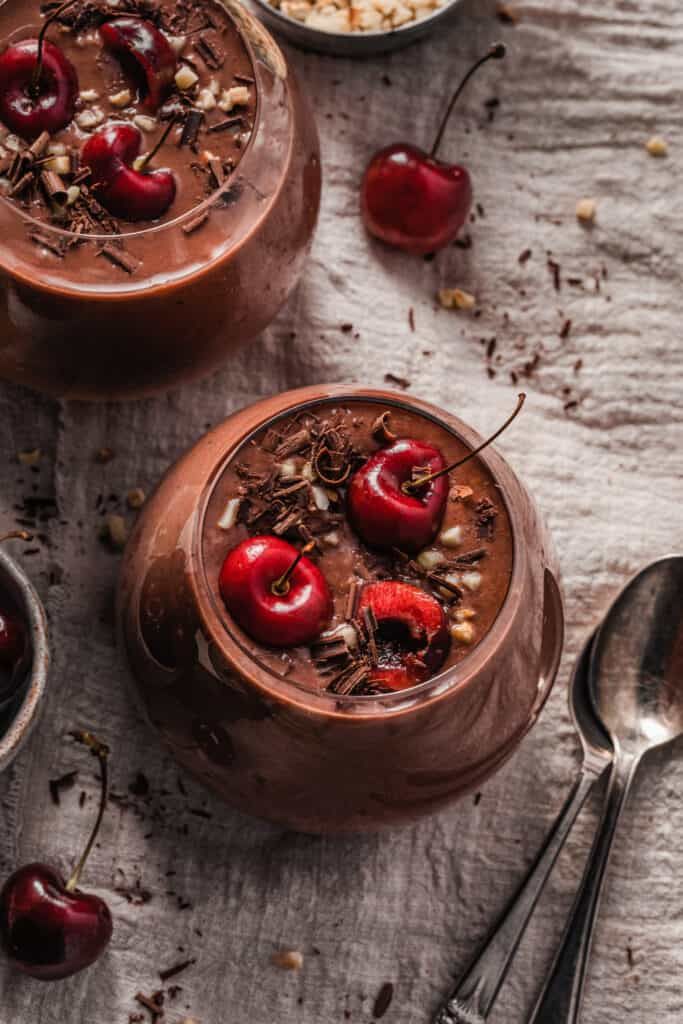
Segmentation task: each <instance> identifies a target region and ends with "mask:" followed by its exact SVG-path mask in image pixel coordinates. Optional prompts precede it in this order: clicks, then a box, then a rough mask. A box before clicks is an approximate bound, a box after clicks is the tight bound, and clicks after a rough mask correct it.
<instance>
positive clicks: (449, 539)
mask: <svg viewBox="0 0 683 1024" xmlns="http://www.w3.org/2000/svg"><path fill="white" fill-rule="evenodd" d="M439 541H440V542H441V543H442V544H443V546H444V547H446V548H457V547H458V546H459V545H460V544H461V543H462V526H449V528H448V529H447V530H442V531H441V533H440V534H439Z"/></svg>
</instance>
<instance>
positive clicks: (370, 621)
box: [361, 605, 379, 665]
mask: <svg viewBox="0 0 683 1024" xmlns="http://www.w3.org/2000/svg"><path fill="white" fill-rule="evenodd" d="M361 621H362V623H363V626H364V629H365V639H366V641H367V645H368V651H369V653H370V663H371V664H372V665H376V664H377V662H378V660H379V651H378V650H377V639H376V634H377V619H376V618H375V613H374V612H373V610H372V608H371V607H370V605H367V606H366V607H365V608H364V609H363V613H362V615H361Z"/></svg>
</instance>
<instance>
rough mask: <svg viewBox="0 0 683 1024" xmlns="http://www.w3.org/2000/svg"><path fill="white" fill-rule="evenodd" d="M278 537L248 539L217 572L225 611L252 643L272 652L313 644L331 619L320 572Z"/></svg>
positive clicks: (323, 578)
mask: <svg viewBox="0 0 683 1024" xmlns="http://www.w3.org/2000/svg"><path fill="white" fill-rule="evenodd" d="M311 548H312V544H308V545H306V547H304V548H303V550H302V551H297V549H296V548H295V547H294V546H293V545H292V544H289V543H287V541H284V540H281V539H280V538H279V537H272V536H257V537H249V538H248V539H247V540H244V541H242V543H241V544H238V545H237V547H235V548H233V549H232V551H230V552H229V554H228V556H227V558H226V559H225V562H224V563H223V567H222V569H221V573H220V579H219V589H220V593H221V597H222V598H223V601H224V602H225V606H226V608H227V609H228V611H229V612H230V614H231V615H232V617H233V618H234V619H235V621H236V622H237V623H238V624H239V625H240V626H241V627H242V629H243V630H244V632H245V633H247V634H248V635H249V636H250V637H251V638H252V639H253V640H256V641H258V642H259V643H262V644H266V645H268V646H270V647H296V646H297V645H298V644H308V643H311V642H312V641H313V640H315V638H316V637H317V636H319V635H320V633H322V631H323V630H324V629H325V627H326V626H327V624H328V623H329V621H330V618H331V616H332V595H331V594H330V590H329V587H328V585H327V581H326V580H325V577H324V576H323V574H322V573H321V571H320V569H319V568H318V567H317V565H315V564H314V563H313V562H311V560H310V559H309V558H307V557H306V554H307V553H308V551H309V550H311Z"/></svg>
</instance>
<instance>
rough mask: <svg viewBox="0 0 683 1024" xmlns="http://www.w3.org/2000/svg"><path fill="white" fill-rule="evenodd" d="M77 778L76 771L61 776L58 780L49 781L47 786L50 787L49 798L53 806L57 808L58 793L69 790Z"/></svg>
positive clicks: (58, 801)
mask: <svg viewBox="0 0 683 1024" xmlns="http://www.w3.org/2000/svg"><path fill="white" fill-rule="evenodd" d="M77 777H78V771H72V772H66V774H65V775H61V776H60V777H59V778H58V779H50V781H49V782H48V785H49V787H50V796H51V797H52V802H53V804H55V805H56V806H57V807H59V804H60V799H59V796H60V793H61V792H62V790H63V789H71V787H72V786H73V785H74V783H75V782H76V779H77Z"/></svg>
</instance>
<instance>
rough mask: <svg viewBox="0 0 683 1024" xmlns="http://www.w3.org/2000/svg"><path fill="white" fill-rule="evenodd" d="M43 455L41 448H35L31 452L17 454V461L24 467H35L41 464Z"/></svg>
mask: <svg viewBox="0 0 683 1024" xmlns="http://www.w3.org/2000/svg"><path fill="white" fill-rule="evenodd" d="M42 454H43V453H42V451H41V450H40V448H33V449H32V450H31V451H26V452H17V459H18V460H19V462H20V463H21V464H22V466H35V465H36V464H37V463H38V462H40V459H41V456H42Z"/></svg>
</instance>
